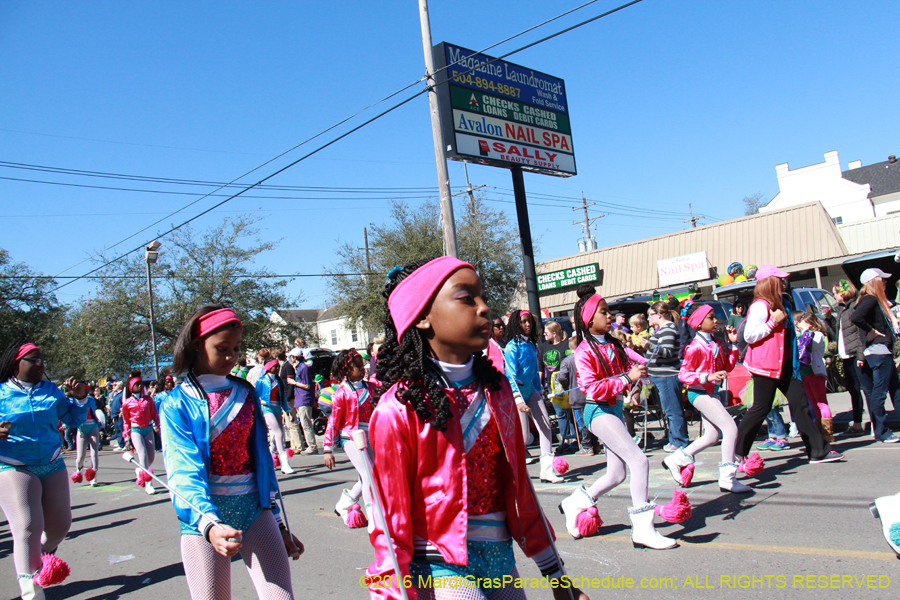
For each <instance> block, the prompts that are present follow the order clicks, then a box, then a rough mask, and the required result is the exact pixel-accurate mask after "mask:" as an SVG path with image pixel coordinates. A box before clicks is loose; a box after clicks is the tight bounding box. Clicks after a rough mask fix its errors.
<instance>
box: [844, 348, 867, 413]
mask: <svg viewBox="0 0 900 600" xmlns="http://www.w3.org/2000/svg"><path fill="white" fill-rule="evenodd" d="M841 363H842V364H843V365H844V385H845V387H846V388H847V391H848V392H849V393H850V403H851V404H852V406H853V422H854V423H856V424H857V425H862V419H863V399H862V395H860V393H859V392H860V389H861V388H862V385H861V382H860V376H859V367H857V366H856V359H855V358H842V359H841Z"/></svg>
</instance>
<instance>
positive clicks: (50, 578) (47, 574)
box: [34, 554, 69, 587]
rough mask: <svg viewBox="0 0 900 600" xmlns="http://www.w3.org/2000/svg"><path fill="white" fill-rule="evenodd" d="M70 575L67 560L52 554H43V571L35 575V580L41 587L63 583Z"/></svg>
mask: <svg viewBox="0 0 900 600" xmlns="http://www.w3.org/2000/svg"><path fill="white" fill-rule="evenodd" d="M68 576H69V565H67V564H66V561H64V560H63V559H61V558H57V557H55V556H53V555H52V554H42V555H41V571H40V573H38V574H37V575H35V576H34V582H35V583H36V584H37V585H39V586H41V587H47V586H48V585H56V584H57V583H62V582H63V581H65V579H66V577H68Z"/></svg>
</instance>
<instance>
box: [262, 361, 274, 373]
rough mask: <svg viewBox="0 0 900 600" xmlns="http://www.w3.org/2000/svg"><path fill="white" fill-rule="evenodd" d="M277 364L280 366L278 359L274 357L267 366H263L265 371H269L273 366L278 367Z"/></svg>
mask: <svg viewBox="0 0 900 600" xmlns="http://www.w3.org/2000/svg"><path fill="white" fill-rule="evenodd" d="M277 366H278V359H277V358H273V359H272V360H270V361H269V362H267V363H266V366H264V367H263V372H265V373H268V372H269V369H271V368H272V367H277Z"/></svg>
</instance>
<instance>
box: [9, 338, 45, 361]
mask: <svg viewBox="0 0 900 600" xmlns="http://www.w3.org/2000/svg"><path fill="white" fill-rule="evenodd" d="M32 350H40V348H38V347H37V346H35V345H34V344H32V343H31V342H28V343H27V344H22V345H21V346H19V351H18V352H16V358H15V359H14V360H19V359H20V358H22V357H23V356H25V355H26V354H28V353H29V352H31V351H32Z"/></svg>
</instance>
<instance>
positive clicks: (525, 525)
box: [366, 379, 555, 600]
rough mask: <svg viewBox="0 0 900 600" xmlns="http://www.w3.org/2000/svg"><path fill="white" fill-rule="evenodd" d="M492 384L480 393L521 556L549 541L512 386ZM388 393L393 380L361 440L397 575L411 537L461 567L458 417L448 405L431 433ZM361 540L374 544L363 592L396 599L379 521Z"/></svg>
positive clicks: (462, 471) (462, 472)
mask: <svg viewBox="0 0 900 600" xmlns="http://www.w3.org/2000/svg"><path fill="white" fill-rule="evenodd" d="M500 385H501V389H500V390H499V391H496V392H491V391H488V392H487V398H488V406H489V407H490V409H491V413H492V415H493V418H494V419H496V422H497V429H498V430H499V432H500V441H501V444H502V446H503V449H504V453H505V457H506V463H507V464H508V465H509V468H510V470H511V473H510V481H511V482H512V485H508V486H505V490H504V493H505V501H506V512H507V516H506V524H507V526H508V527H509V531H510V534H511V536H512V538H513V539H514V540H516V541H517V542H518V544H519V546H520V547H521V548H522V551H523V552H524V553H525V555H526V556H529V557H532V556H534V555H535V554H537V553H539V552H542V551H544V550H545V549H547V548H548V547H549V546H550V540H549V539H548V538H547V534H546V533H545V531H544V526H543V524H542V523H541V518H542V517H541V508H540V506H539V505H538V502H537V499H536V498H535V495H534V491H533V488H532V487H531V482H530V480H529V478H528V472H527V471H526V468H525V444H524V443H523V441H522V428H521V425H520V422H519V415H518V410H517V409H516V405H515V401H514V400H513V396H512V391H511V390H510V387H509V383H508V382H507V381H506V380H505V379H504V380H503V381H501V384H500ZM396 391H397V385H396V384H395V385H394V386H393V387H391V389H389V390H388V391H387V392H386V393H385V394H384V395H383V396H382V397H381V399H380V400H379V402H378V406H377V407H376V408H375V413H374V414H373V415H372V420H371V421H370V422H369V439H370V441H371V446H372V450H373V452H374V463H375V469H374V480H375V481H374V483H375V485H376V486H377V489H378V495H379V497H380V498H381V501H382V502H383V503H384V505H385V512H386V517H387V522H388V526H389V527H390V534H391V538H392V539H393V542H394V549H395V552H396V554H397V560H398V562H399V563H400V571H401V574H400V575H401V577H404V576H407V575H409V563H410V561H411V560H412V555H413V536H415V537H418V538H420V539H422V540H426V541H427V542H428V543H429V544H431V545H433V546H434V547H436V548H437V549H438V551H439V552H440V554H441V556H442V557H443V559H444V561H446V562H448V563H450V564H455V565H465V564H467V560H468V557H467V552H466V530H467V527H468V514H467V502H466V501H467V498H466V489H467V485H466V455H465V454H464V453H463V432H462V428H461V426H460V422H459V417H460V415H459V414H458V413H457V410H456V408H455V407H453V408H452V409H451V410H453V412H454V417H455V418H453V419H451V420H450V422H449V423H448V424H447V429H446V431H444V432H439V431H437V430H436V429H434V428H433V427H432V426H431V425H430V424H426V423H423V422H422V421H421V420H420V419H419V418H418V416H417V415H416V413H415V411H414V410H412V408H410V407H409V406H407V405H406V404H403V403H401V402H400V401H399V400H398V399H397V396H396ZM550 531H551V533H552V531H553V530H552V528H551V529H550ZM369 539H370V541H371V542H372V546H373V547H374V549H375V561H374V562H373V563H372V564H371V565H369V568H368V570H367V571H366V579H367V582H368V584H369V591H370V595H371V597H372V598H401V597H402V596H401V595H400V590H399V586H398V582H397V577H396V575H394V569H393V566H392V564H391V558H390V553H389V552H388V548H387V545H386V543H387V542H386V539H385V535H384V532H383V531H382V527H381V523H380V520H378V519H376V521H375V530H374V531H373V532H372V533H371V534H370V535H369ZM554 539H555V536H554ZM413 583H415V582H413ZM406 592H407V595H408V596H409V598H410V600H415V599H416V598H417V595H416V590H415V588H414V587H408V588H407V589H406Z"/></svg>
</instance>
